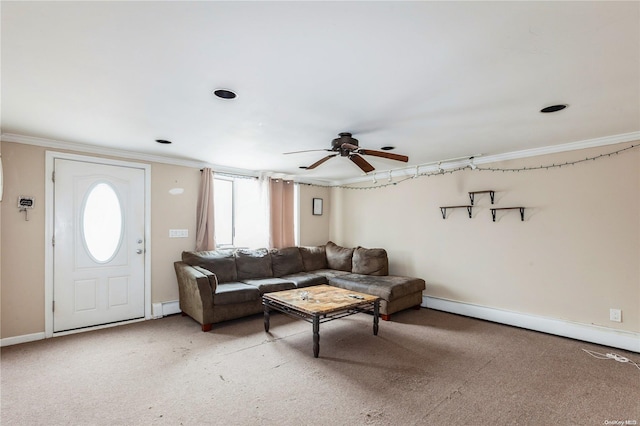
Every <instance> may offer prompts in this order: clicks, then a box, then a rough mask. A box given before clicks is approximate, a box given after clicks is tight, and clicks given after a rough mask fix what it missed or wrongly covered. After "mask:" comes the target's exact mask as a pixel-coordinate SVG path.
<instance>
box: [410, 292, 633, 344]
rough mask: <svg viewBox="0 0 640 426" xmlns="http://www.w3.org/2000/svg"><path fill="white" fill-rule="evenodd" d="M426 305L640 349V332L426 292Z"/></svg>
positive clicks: (551, 332) (531, 328)
mask: <svg viewBox="0 0 640 426" xmlns="http://www.w3.org/2000/svg"><path fill="white" fill-rule="evenodd" d="M422 306H424V307H426V308H430V309H435V310H438V311H444V312H450V313H452V314H459V315H464V316H468V317H473V318H479V319H483V320H487V321H492V322H497V323H500V324H506V325H512V326H515V327H520V328H526V329H528V330H534V331H541V332H543V333H548V334H554V335H556V336H562V337H569V338H571V339H577V340H583V341H585V342H591V343H596V344H599V345H604V346H611V347H614V348H619V349H625V350H628V351H633V352H638V353H640V333H635V332H632V331H622V330H616V329H613V328H607V327H600V326H596V325H592V324H582V323H574V322H570V321H564V320H559V319H555V318H546V317H540V316H536V315H530V314H522V313H519V312H512V311H505V310H501V309H495V308H488V307H485V306H480V305H473V304H469V303H463V302H455V301H453V300H447V299H440V298H437V297H430V296H422Z"/></svg>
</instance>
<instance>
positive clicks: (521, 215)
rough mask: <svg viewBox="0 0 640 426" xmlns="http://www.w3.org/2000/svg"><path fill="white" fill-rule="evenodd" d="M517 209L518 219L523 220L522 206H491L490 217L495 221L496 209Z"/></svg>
mask: <svg viewBox="0 0 640 426" xmlns="http://www.w3.org/2000/svg"><path fill="white" fill-rule="evenodd" d="M516 209H519V210H520V220H522V221H523V222H524V209H525V208H524V207H496V208H492V209H491V217H492V218H493V221H494V222H495V221H496V210H516Z"/></svg>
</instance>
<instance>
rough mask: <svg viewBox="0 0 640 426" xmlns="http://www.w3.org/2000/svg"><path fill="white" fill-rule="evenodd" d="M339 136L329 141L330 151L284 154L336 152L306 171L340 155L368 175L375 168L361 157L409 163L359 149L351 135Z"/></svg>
mask: <svg viewBox="0 0 640 426" xmlns="http://www.w3.org/2000/svg"><path fill="white" fill-rule="evenodd" d="M339 136H340V137H338V138H335V139H334V140H333V141H331V149H309V150H306V151H294V152H285V154H297V153H300V152H312V151H329V152H336V154H330V155H327V156H326V157H324V158H321V159H320V160H318V161H316V162H315V163H313V164H312V165H310V166H308V167H306V169H307V170H311V169H315V168H316V167H318V166H319V165H321V164H322V163H324V162H325V161H327V160H329V159H331V158H333V157H336V156H338V155H340V156H341V157H348V158H349V160H351V161H353V163H354V164H355V165H356V166H358V167H360V169H361V170H362V171H363V172H365V173H369V172H371V171H373V170H375V167H373V166H372V165H371V164H370V163H369V162H368V161H367V160H365V159H364V158H363V157H362V156H363V155H371V156H373V157H381V158H388V159H390V160H396V161H403V162H405V163H406V162H407V161H409V157H407V156H406V155H400V154H392V153H390V152H384V151H375V150H372V149H364V148H360V146H359V145H358V139H355V138H354V137H352V135H351V133H348V132H342V133H340V134H339Z"/></svg>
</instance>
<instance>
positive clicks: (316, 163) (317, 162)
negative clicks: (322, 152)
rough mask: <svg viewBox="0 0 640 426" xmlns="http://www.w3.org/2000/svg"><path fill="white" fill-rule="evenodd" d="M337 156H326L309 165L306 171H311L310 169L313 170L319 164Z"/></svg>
mask: <svg viewBox="0 0 640 426" xmlns="http://www.w3.org/2000/svg"><path fill="white" fill-rule="evenodd" d="M336 155H338V154H332V155H327V156H326V157H324V158H322V159H320V160H318V161H316V162H315V163H313V164H312V165H310V166H309V167H307V170H311V169H315V168H316V167H318V166H319V165H320V164H322V163H324V162H325V161H327V160H329V159H330V158H333V157H335V156H336Z"/></svg>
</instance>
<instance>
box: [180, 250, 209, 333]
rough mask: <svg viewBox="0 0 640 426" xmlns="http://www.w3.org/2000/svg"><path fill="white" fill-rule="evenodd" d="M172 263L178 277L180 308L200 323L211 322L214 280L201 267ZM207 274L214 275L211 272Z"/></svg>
mask: <svg viewBox="0 0 640 426" xmlns="http://www.w3.org/2000/svg"><path fill="white" fill-rule="evenodd" d="M173 265H174V268H175V270H176V277H177V279H178V292H179V295H180V310H181V311H182V312H183V313H185V314H187V315H189V316H190V317H191V318H193V319H194V320H196V321H198V322H199V323H200V324H202V325H205V324H211V323H212V322H213V292H214V291H215V283H216V280H215V279H213V277H212V279H210V276H209V275H208V274H205V273H203V271H206V270H204V269H202V268H199V267H193V266H190V265H188V264H186V263H184V262H174V263H173ZM207 272H209V271H207ZM209 274H211V275H214V274H213V273H211V272H209ZM212 284H213V285H214V287H212Z"/></svg>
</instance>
